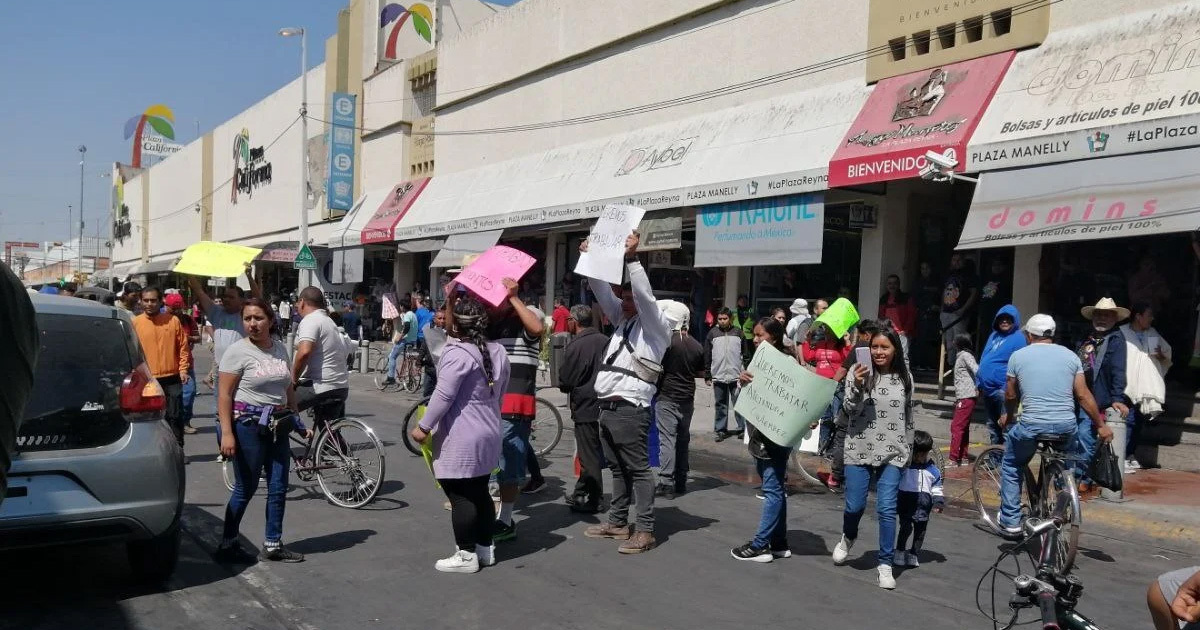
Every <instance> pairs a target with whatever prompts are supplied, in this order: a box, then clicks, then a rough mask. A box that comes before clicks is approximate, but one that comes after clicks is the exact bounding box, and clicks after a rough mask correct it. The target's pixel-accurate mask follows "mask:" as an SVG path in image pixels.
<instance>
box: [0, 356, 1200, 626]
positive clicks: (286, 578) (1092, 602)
mask: <svg viewBox="0 0 1200 630" xmlns="http://www.w3.org/2000/svg"><path fill="white" fill-rule="evenodd" d="M210 361H211V358H210V357H209V356H208V355H207V353H206V352H204V353H201V357H200V363H199V365H198V368H199V369H198V372H199V373H201V374H203V373H204V372H203V371H204V370H206V369H207V366H208V364H209V362H210ZM352 388H353V391H352V397H351V401H350V404H349V410H350V412H351V415H354V416H357V417H359V418H362V419H363V420H364V421H365V422H367V423H368V424H370V425H371V426H372V427H374V429H375V430H376V432H377V433H378V434H379V436H380V438H381V439H382V440H384V442H385V444H386V446H387V455H388V459H387V479H386V481H385V482H384V484H383V486H382V490H381V492H380V494H379V497H378V498H377V500H376V501H375V502H374V503H373V504H372V505H370V506H369V507H368V508H366V509H362V510H357V511H350V510H344V509H339V508H337V507H334V506H332V505H331V504H329V503H327V502H326V501H325V500H324V498H323V496H322V495H321V494H320V491H319V489H318V488H317V486H316V483H315V482H313V483H305V482H299V481H297V480H296V479H295V476H294V475H293V478H292V481H293V485H292V489H291V491H290V493H289V495H288V506H287V516H286V519H285V522H284V531H285V534H284V542H285V544H287V545H288V546H289V547H291V548H292V549H294V550H296V551H299V552H302V553H304V554H306V555H307V561H306V562H304V563H302V564H292V565H287V564H267V563H260V564H258V565H255V566H252V567H249V568H245V569H242V570H239V571H232V572H231V570H230V569H227V568H225V567H222V566H219V565H216V564H214V563H213V562H212V561H211V560H210V559H209V557H208V553H209V552H210V551H211V550H212V549H214V548H215V546H216V544H217V542H218V539H219V536H220V533H219V530H220V526H221V519H222V515H223V511H224V505H225V501H226V499H227V497H228V493H227V492H226V491H225V488H224V486H223V485H222V482H221V475H220V469H219V467H218V465H217V464H216V463H215V462H214V457H213V453H214V432H213V428H212V420H211V418H212V413H213V403H214V398H213V396H212V394H211V392H209V391H208V390H207V389H206V388H205V387H203V386H201V388H200V389H201V395H200V396H199V397H198V399H197V402H196V415H197V417H196V420H195V422H194V424H195V426H196V427H198V428H199V429H200V433H199V434H197V435H194V436H188V444H187V453H188V455H189V457H190V460H191V464H190V465H189V466H188V476H189V479H188V491H187V503H188V505H187V508H186V512H185V519H184V528H185V536H184V545H183V551H182V556H181V559H180V564H179V568H178V570H177V571H176V573H175V576H174V577H173V578H172V580H171V582H170V584H169V588H168V589H166V591H165V592H161V591H155V590H147V589H140V588H138V587H136V586H132V585H130V584H129V578H128V569H127V567H126V566H125V559H124V554H123V552H122V550H121V549H120V548H117V547H89V548H66V549H53V550H29V551H22V552H18V553H7V554H3V555H0V566H3V567H5V568H6V571H4V577H3V582H2V586H0V589H2V592H3V598H2V601H3V607H4V608H3V612H2V613H0V628H6V629H7V628H14V629H16V628H20V629H23V630H35V629H37V630H42V629H45V630H49V629H69V628H71V629H73V628H83V627H87V628H96V629H117V628H146V629H155V630H167V629H172V628H197V629H199V628H203V629H205V630H210V629H214V628H238V629H244V628H254V629H277V628H278V629H283V628H291V629H322V630H324V629H339V628H370V627H379V628H393V627H420V628H501V629H503V628H547V629H549V628H554V629H562V628H589V629H591V628H614V629H616V628H671V629H673V628H681V629H682V628H737V627H742V626H746V625H751V624H752V625H754V626H758V627H762V626H767V625H786V626H789V627H841V628H868V627H901V628H923V629H927V630H939V629H945V630H951V629H961V628H986V627H991V626H990V622H989V621H988V620H987V619H986V618H985V617H983V616H982V615H981V614H980V613H979V612H978V611H977V609H976V605H975V584H976V583H977V582H978V581H979V578H980V577H981V576H982V575H983V573H984V571H985V570H986V569H987V568H988V566H989V565H990V564H991V563H992V562H993V561H994V560H995V557H996V555H997V554H998V549H999V548H1000V547H1001V546H1002V544H1001V541H1000V540H999V539H997V538H995V537H992V536H990V535H988V534H985V533H983V532H982V531H980V530H978V529H976V528H975V527H974V525H973V522H972V519H971V518H970V514H969V513H968V512H967V511H966V510H965V509H961V508H960V507H958V506H951V509H948V510H947V513H946V514H943V515H935V517H934V520H933V522H932V523H931V524H930V528H929V534H928V538H927V540H926V551H925V552H924V553H923V555H922V558H921V559H922V562H923V564H922V566H921V567H920V568H918V569H909V570H904V571H900V572H898V582H899V588H898V589H897V590H896V591H894V592H885V591H882V590H880V589H879V588H878V587H877V586H876V574H875V564H876V563H875V549H876V544H875V537H876V529H875V527H874V522H873V520H874V519H873V516H872V508H870V507H869V508H868V512H867V517H866V518H865V519H864V525H863V533H862V537H861V539H860V540H859V541H858V544H857V545H856V546H855V547H854V549H853V550H852V552H851V561H850V562H849V563H848V564H847V566H844V567H835V566H833V564H832V562H831V560H830V558H829V555H830V552H831V550H832V547H833V545H834V544H835V543H836V541H837V535H838V533H839V530H840V524H841V510H842V505H841V501H840V497H837V496H834V495H831V494H829V493H827V492H824V491H823V490H817V489H811V490H809V491H803V492H800V493H798V494H796V495H793V496H792V497H791V498H790V499H789V506H788V507H789V535H788V537H789V541H790V544H791V548H792V550H793V553H794V554H795V555H794V556H793V557H792V558H790V559H782V560H776V561H775V562H774V563H772V564H769V565H759V564H755V563H743V562H737V561H735V560H733V559H732V558H731V557H730V555H729V549H730V548H731V547H733V546H735V545H738V544H741V543H743V542H745V541H746V540H748V539H749V537H750V536H751V535H752V534H753V532H754V529H755V528H756V526H757V523H758V517H759V505H760V504H759V502H758V501H757V500H756V499H755V498H754V491H753V485H754V480H753V478H752V477H753V476H752V468H751V466H750V463H749V462H750V457H749V456H748V455H746V456H745V457H744V464H736V463H730V462H729V461H728V460H727V459H723V458H719V457H714V456H711V455H705V454H701V453H697V454H696V456H695V457H694V460H693V467H694V468H695V470H694V471H693V480H692V481H691V483H690V485H689V492H688V493H687V494H686V495H684V496H682V497H680V498H678V499H676V500H674V501H666V500H660V501H659V502H658V503H657V504H656V515H657V523H658V524H657V529H656V531H655V535H656V537H657V539H658V543H659V548H657V549H655V550H653V551H651V552H650V553H647V554H644V555H640V556H622V555H619V554H617V553H616V547H617V544H616V543H615V542H613V541H598V540H591V539H586V538H584V537H583V535H582V533H583V528H584V527H585V525H586V524H589V523H594V522H597V521H596V520H595V519H593V518H581V517H580V516H579V515H576V514H573V513H571V512H569V511H568V510H567V508H566V507H565V506H564V505H563V503H562V497H563V489H564V486H566V485H567V484H570V483H573V479H572V477H571V459H570V454H571V452H572V449H573V446H574V444H573V442H572V440H571V439H570V433H569V428H568V431H567V432H566V433H565V434H564V439H563V442H562V443H561V444H560V445H559V447H558V448H557V449H556V450H555V451H554V453H552V455H551V457H550V458H549V460H548V467H547V468H546V469H545V474H546V476H547V480H548V483H549V487H548V488H547V489H546V490H544V491H543V492H542V493H541V494H538V495H536V496H533V497H525V496H523V497H522V498H521V500H520V502H519V503H518V509H517V520H518V538H517V540H516V541H514V542H510V543H501V544H500V545H499V546H498V548H497V558H498V560H499V563H498V564H497V565H496V566H495V567H492V568H486V569H484V570H483V571H482V572H480V573H478V574H475V575H459V574H442V573H438V572H436V571H435V570H434V569H433V563H434V561H435V560H437V559H439V558H442V557H445V556H446V555H449V553H450V552H452V551H453V540H452V536H451V532H450V524H449V512H447V511H444V510H443V508H442V502H443V500H444V496H443V495H442V494H441V492H440V491H439V490H437V489H436V488H435V487H434V484H433V482H432V481H431V479H430V477H429V474H428V472H427V470H426V469H425V467H424V464H423V462H422V461H421V460H420V459H419V458H416V457H412V456H410V455H409V454H408V453H407V451H405V449H404V447H403V445H402V444H401V443H400V441H399V438H400V434H399V431H400V426H399V423H400V420H401V418H402V416H403V414H404V412H405V411H406V410H407V408H408V406H409V405H411V404H412V401H413V400H414V398H413V397H412V396H408V395H403V394H383V393H380V392H378V391H375V390H374V389H373V388H370V387H369V375H358V374H355V375H352ZM555 399H556V400H561V398H555ZM563 413H564V414H567V413H568V412H567V411H566V410H565V409H564V410H563ZM705 422H707V420H704V421H701V422H700V424H704V423H705ZM606 483H607V482H606ZM264 494H265V491H263V489H261V488H260V494H259V495H258V496H256V497H255V499H254V501H253V502H252V504H251V507H250V510H249V512H248V513H247V516H246V519H245V521H244V523H243V527H242V535H243V536H244V538H245V540H246V541H247V542H249V543H252V544H253V545H255V546H256V547H257V546H259V545H261V543H262V528H263V506H264V503H263V495H264ZM1085 516H1086V509H1085ZM1194 544H1195V542H1194V541H1182V540H1170V539H1162V540H1159V541H1157V543H1151V542H1141V541H1138V542H1130V541H1128V540H1126V539H1125V537H1124V536H1123V535H1122V533H1121V532H1120V531H1116V530H1103V529H1099V530H1097V529H1095V528H1089V526H1088V523H1087V521H1086V520H1085V521H1084V528H1083V537H1082V540H1081V546H1082V549H1081V553H1080V558H1079V560H1078V565H1077V569H1076V571H1075V574H1076V575H1077V576H1079V577H1080V578H1081V579H1082V580H1083V582H1084V585H1085V587H1086V591H1085V595H1084V598H1083V600H1082V602H1081V610H1082V612H1083V613H1084V614H1085V615H1087V616H1089V617H1090V618H1092V619H1093V620H1094V621H1096V623H1098V624H1099V625H1100V626H1101V627H1104V628H1121V629H1134V628H1149V627H1150V621H1149V615H1148V613H1147V612H1146V607H1145V589H1146V586H1147V584H1148V583H1149V582H1150V581H1151V580H1152V579H1154V578H1155V577H1156V576H1157V575H1158V574H1159V573H1161V572H1164V571H1166V570H1169V569H1174V568H1178V567H1183V566H1189V565H1195V564H1197V563H1198V562H1197V556H1196V555H1195V551H1196V550H1195V549H1194V548H1191V549H1189V548H1186V546H1187V545H1194ZM1181 547H1182V549H1177V548H1181ZM1023 566H1025V565H1023ZM998 588H999V589H1000V590H1001V591H1002V593H1001V595H1000V596H999V601H1000V602H1002V603H1003V602H1005V601H1007V597H1008V594H1009V592H1010V591H1011V588H1010V585H1008V584H1004V583H1003V582H1000V583H999V587H998ZM983 599H984V601H985V602H986V601H990V600H989V594H988V592H987V591H986V590H985V591H984V593H983ZM1029 614H1031V613H1029V612H1027V613H1026V615H1029Z"/></svg>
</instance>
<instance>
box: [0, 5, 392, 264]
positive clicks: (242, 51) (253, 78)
mask: <svg viewBox="0 0 1200 630" xmlns="http://www.w3.org/2000/svg"><path fill="white" fill-rule="evenodd" d="M357 1H364V2H365V1H369V0H357ZM347 2H348V0H201V1H199V2H181V1H178V0H170V1H166V2H163V1H161V0H160V1H157V2H152V1H148V0H117V1H114V2H96V1H95V0H57V1H52V2H41V1H28V0H25V1H20V0H18V1H16V2H7V1H6V2H0V59H4V64H3V66H2V67H3V70H2V71H0V73H2V75H3V76H0V84H3V85H4V90H3V91H2V92H0V190H2V191H3V193H2V194H0V241H3V240H22V241H43V240H64V239H65V238H66V231H67V205H68V204H71V205H74V206H76V210H75V213H76V217H78V205H79V152H78V150H77V147H78V146H79V145H80V144H84V145H86V146H87V149H88V150H87V163H86V165H85V168H86V170H85V177H84V185H85V188H84V211H85V218H86V222H87V228H86V231H87V233H88V234H95V228H96V226H97V225H103V226H104V227H102V228H101V234H105V235H106V234H107V232H108V229H107V226H106V223H107V215H108V210H109V197H110V192H109V185H110V184H109V180H108V179H106V178H101V177H100V174H101V173H107V172H108V171H109V170H110V168H111V165H112V162H114V161H121V162H129V160H130V149H131V145H130V142H129V141H126V140H124V139H123V137H122V131H123V129H122V127H123V125H124V123H125V121H126V120H127V119H129V118H130V117H132V116H134V115H137V114H140V113H141V112H142V111H143V110H145V108H146V107H148V106H149V105H152V104H154V103H163V104H166V105H167V106H169V107H171V108H172V109H173V110H174V112H175V117H176V124H175V132H176V139H177V140H178V141H180V142H182V143H187V142H190V141H192V140H193V139H194V138H195V137H196V122H197V121H199V124H200V129H201V131H202V132H203V131H207V130H209V129H212V128H213V127H215V126H216V125H218V124H220V123H221V122H223V121H225V120H227V119H229V118H231V117H233V116H234V115H236V114H237V113H238V112H240V111H242V110H244V109H246V108H247V107H249V106H250V105H252V104H254V103H256V102H257V101H259V100H260V99H262V98H263V97H264V96H266V95H267V94H270V93H271V92H273V91H275V90H276V89H278V88H279V87H280V86H282V85H284V84H285V83H287V82H288V81H291V80H292V79H294V78H295V77H296V76H297V75H298V73H299V64H300V49H299V46H300V44H299V42H298V41H297V40H295V39H285V38H282V37H279V36H278V35H276V32H277V31H278V30H279V28H280V27H283V26H303V27H304V28H306V29H308V33H309V64H310V65H316V64H318V63H320V62H321V61H322V58H323V57H324V41H325V39H326V38H328V37H330V36H331V35H333V33H334V30H335V29H336V26H337V24H336V18H337V12H338V10H339V9H341V8H343V7H345V6H346V4H347ZM314 100H317V99H314ZM76 220H78V219H76Z"/></svg>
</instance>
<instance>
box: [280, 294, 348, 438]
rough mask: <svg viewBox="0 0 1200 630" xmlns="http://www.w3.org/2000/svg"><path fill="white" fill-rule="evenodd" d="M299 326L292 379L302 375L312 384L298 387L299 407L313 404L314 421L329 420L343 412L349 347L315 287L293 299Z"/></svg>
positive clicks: (344, 411)
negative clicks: (299, 318) (314, 409)
mask: <svg viewBox="0 0 1200 630" xmlns="http://www.w3.org/2000/svg"><path fill="white" fill-rule="evenodd" d="M296 309H297V310H298V311H299V313H300V317H301V318H302V319H301V320H300V325H299V326H298V327H297V328H296V353H295V356H294V357H292V382H293V383H298V382H299V381H300V380H301V379H302V378H306V379H309V380H311V381H312V387H298V388H297V389H296V398H297V401H298V403H299V407H300V409H302V410H303V409H308V408H309V407H312V406H314V405H317V416H316V421H317V422H318V423H320V422H329V421H332V420H336V419H338V418H340V417H342V416H344V415H346V398H347V396H348V395H349V394H350V372H349V370H348V369H347V367H346V355H347V354H348V352H349V349H348V348H347V347H346V343H345V341H343V339H342V334H341V332H339V331H338V327H337V324H335V323H333V320H332V319H330V318H329V312H328V311H327V310H326V309H325V294H323V293H322V292H321V289H319V288H317V287H308V288H306V289H304V290H303V291H301V292H300V298H299V299H298V300H297V301H296Z"/></svg>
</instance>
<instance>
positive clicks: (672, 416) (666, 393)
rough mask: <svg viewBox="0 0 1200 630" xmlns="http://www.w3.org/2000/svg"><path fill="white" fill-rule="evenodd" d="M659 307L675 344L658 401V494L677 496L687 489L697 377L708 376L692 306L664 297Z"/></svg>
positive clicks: (667, 359) (665, 359)
mask: <svg viewBox="0 0 1200 630" xmlns="http://www.w3.org/2000/svg"><path fill="white" fill-rule="evenodd" d="M658 308H659V309H660V310H662V312H663V315H665V316H666V318H667V322H668V323H669V324H670V325H671V345H670V346H669V347H668V348H667V352H666V354H664V355H663V360H662V367H663V374H662V378H660V379H659V380H658V400H657V401H656V402H655V404H654V416H655V422H656V423H657V425H658V485H657V487H656V488H655V490H654V494H655V496H659V497H663V498H667V499H674V498H675V496H676V495H679V494H683V493H684V492H686V491H687V474H688V442H689V438H690V437H691V431H692V412H693V411H694V410H695V402H696V379H697V378H700V377H701V376H703V375H704V348H703V347H702V346H701V345H700V342H699V341H696V339H695V338H694V337H692V336H691V335H689V334H688V332H687V329H688V320H690V319H691V312H690V311H689V310H688V307H686V306H684V305H683V304H681V303H679V302H676V301H674V300H660V301H659V303H658Z"/></svg>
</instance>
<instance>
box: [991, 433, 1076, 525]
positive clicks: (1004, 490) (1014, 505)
mask: <svg viewBox="0 0 1200 630" xmlns="http://www.w3.org/2000/svg"><path fill="white" fill-rule="evenodd" d="M1046 433H1058V434H1068V433H1075V422H1073V421H1071V420H1064V421H1062V422H1047V423H1038V424H1034V425H1030V424H1029V423H1028V422H1018V423H1017V424H1016V426H1014V427H1012V428H1011V429H1009V430H1008V438H1007V441H1006V442H1005V443H1004V458H1003V459H1002V460H1000V526H1001V527H1010V528H1015V527H1020V525H1021V481H1022V477H1024V475H1025V470H1026V468H1027V467H1028V466H1029V460H1031V459H1033V455H1034V453H1036V452H1037V436H1039V435H1042V434H1046ZM1072 442H1074V441H1072ZM1073 447H1074V444H1073V443H1072V444H1068V446H1067V451H1068V452H1070V451H1071V450H1072V448H1073Z"/></svg>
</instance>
